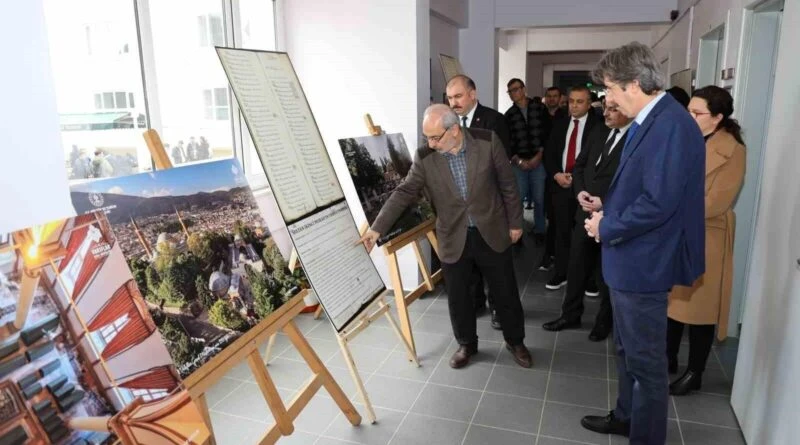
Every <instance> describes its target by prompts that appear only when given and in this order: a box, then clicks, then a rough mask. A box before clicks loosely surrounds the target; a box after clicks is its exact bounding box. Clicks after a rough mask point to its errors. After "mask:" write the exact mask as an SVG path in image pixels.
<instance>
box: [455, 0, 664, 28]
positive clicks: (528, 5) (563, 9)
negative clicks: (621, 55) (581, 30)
mask: <svg viewBox="0 0 800 445" xmlns="http://www.w3.org/2000/svg"><path fill="white" fill-rule="evenodd" d="M493 3H495V4H496V24H497V27H498V28H523V27H532V26H569V25H598V24H612V23H654V22H665V21H669V12H670V11H671V10H673V9H677V5H678V3H677V1H676V0H593V1H591V2H587V1H586V0H528V1H520V0H494V1H493ZM470 12H471V10H470Z"/></svg>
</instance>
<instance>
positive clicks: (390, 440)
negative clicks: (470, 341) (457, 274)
mask: <svg viewBox="0 0 800 445" xmlns="http://www.w3.org/2000/svg"><path fill="white" fill-rule="evenodd" d="M439 294H440V295H441V291H440V292H439ZM437 298H438V296H437ZM454 341H455V339H454V338H451V339H450V342H449V343H448V344H447V346H446V347H445V351H446V350H448V349H450V345H451V344H453V342H454ZM443 360H444V355H442V356H441V357H439V361H437V362H436V366H434V367H433V371H431V375H429V376H428V378H427V379H426V380H425V384H424V385H423V386H422V390H420V392H419V394H417V397H415V398H414V401H413V402H412V403H411V408H413V407H414V405H416V404H417V402H418V401H419V398H420V397H421V396H422V393H423V392H424V391H425V386H427V385H428V382H430V380H431V377H433V374H435V373H436V370H437V369H438V368H439V365H441V364H442V361H443ZM411 408H409V409H408V411H406V414H405V415H404V416H403V418H402V419H401V420H400V423H399V424H398V425H397V429H395V430H394V433H392V437H390V438H389V442H387V444H388V445H391V443H392V441H393V440H394V438H395V437H397V432H398V431H400V427H401V426H403V423H405V421H406V419H407V418H408V414H409V413H410V412H411ZM401 445H402V444H401Z"/></svg>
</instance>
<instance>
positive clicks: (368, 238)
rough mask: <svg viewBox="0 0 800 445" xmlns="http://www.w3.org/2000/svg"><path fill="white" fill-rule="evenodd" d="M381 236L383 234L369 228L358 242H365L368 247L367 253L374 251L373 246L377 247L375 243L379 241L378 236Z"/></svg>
mask: <svg viewBox="0 0 800 445" xmlns="http://www.w3.org/2000/svg"><path fill="white" fill-rule="evenodd" d="M380 237H381V234H380V233H378V232H376V231H374V230H372V229H367V231H366V232H365V233H364V235H363V236H362V237H361V239H359V240H358V242H357V243H356V244H359V243H363V244H364V247H366V248H367V253H370V252H372V248H373V247H375V243H377V242H378V238H380Z"/></svg>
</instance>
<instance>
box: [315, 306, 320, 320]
mask: <svg viewBox="0 0 800 445" xmlns="http://www.w3.org/2000/svg"><path fill="white" fill-rule="evenodd" d="M320 315H322V305H321V304H320V305H319V306H317V310H315V311H314V320H319V317H320Z"/></svg>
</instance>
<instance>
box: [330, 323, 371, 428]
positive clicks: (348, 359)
mask: <svg viewBox="0 0 800 445" xmlns="http://www.w3.org/2000/svg"><path fill="white" fill-rule="evenodd" d="M336 339H337V340H338V341H339V348H340V349H341V350H342V355H344V362H345V363H346V364H347V369H349V370H350V376H351V377H352V378H353V382H355V384H356V389H357V390H358V395H359V396H360V397H361V401H362V402H364V407H365V408H366V410H367V418H369V422H370V423H375V419H376V417H375V411H374V410H373V409H372V402H370V400H369V396H368V395H367V389H366V388H364V381H363V380H361V374H359V372H358V370H357V369H356V364H355V362H354V361H353V354H351V353H350V346H349V345H348V342H347V340H345V339H344V338H342V336H341V335H337V336H336Z"/></svg>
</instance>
